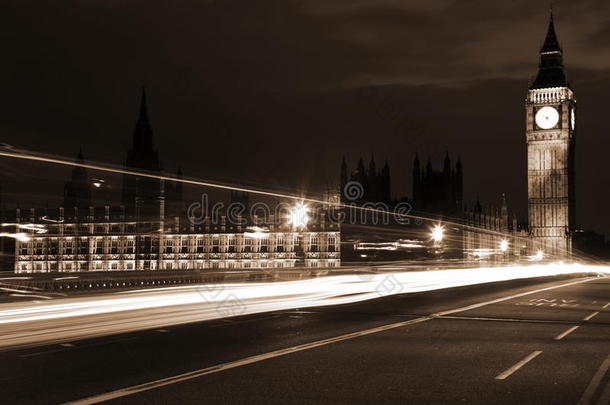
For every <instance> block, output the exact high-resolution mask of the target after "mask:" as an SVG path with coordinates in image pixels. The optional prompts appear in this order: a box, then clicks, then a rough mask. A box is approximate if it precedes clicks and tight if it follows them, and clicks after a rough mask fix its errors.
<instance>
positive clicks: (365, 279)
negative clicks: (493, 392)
mask: <svg viewBox="0 0 610 405" xmlns="http://www.w3.org/2000/svg"><path fill="white" fill-rule="evenodd" d="M582 273H597V274H600V275H604V276H605V275H608V274H610V267H598V266H586V265H580V264H570V265H568V264H552V265H551V264H549V265H530V266H511V267H480V268H468V269H450V270H430V271H411V272H392V273H377V274H360V275H356V274H354V275H340V276H327V277H319V278H313V279H308V280H299V281H288V282H285V281H283V282H270V283H243V284H207V285H190V286H181V287H168V288H155V289H148V290H133V291H126V292H121V293H114V294H108V293H106V294H103V295H102V294H100V295H94V296H86V297H62V298H56V299H53V300H50V301H46V302H32V301H30V302H25V303H24V302H22V303H5V304H0V348H10V347H19V346H32V345H39V344H48V343H55V342H62V341H71V340H76V339H83V338H90V337H97V336H104V335H111V334H116V333H124V332H130V331H136V330H143V329H153V328H159V327H167V326H171V325H176V324H183V323H191V322H199V321H205V320H212V319H219V318H225V317H227V316H236V315H246V314H254V313H261V312H271V311H279V310H286V309H293V308H308V307H316V306H326V305H339V304H347V303H353V302H358V301H363V300H367V299H372V298H378V297H380V296H384V295H393V294H404V293H413V292H422V291H431V290H438V289H444V288H452V287H461V286H468V285H475V284H482V283H490V282H498V281H508V280H516V279H524V278H532V277H544V276H557V275H573V274H582Z"/></svg>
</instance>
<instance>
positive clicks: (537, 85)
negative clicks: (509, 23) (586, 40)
mask: <svg viewBox="0 0 610 405" xmlns="http://www.w3.org/2000/svg"><path fill="white" fill-rule="evenodd" d="M538 68H539V70H538V75H537V76H536V80H534V82H533V83H532V85H531V86H530V87H529V90H528V92H527V100H526V103H525V114H526V135H527V169H528V173H527V178H528V216H529V228H530V235H531V237H532V240H533V249H534V250H535V251H538V250H542V251H543V252H544V254H545V255H546V256H549V255H550V256H555V257H563V256H569V255H570V254H571V250H572V243H571V234H572V230H573V227H574V141H575V124H576V120H575V107H576V99H575V98H574V92H573V91H572V89H571V88H570V84H569V83H568V81H567V79H566V74H565V70H564V67H563V58H562V51H561V47H560V46H559V42H558V41H557V36H556V34H555V27H554V24H553V14H552V13H551V17H550V21H549V28H548V32H547V34H546V38H545V40H544V44H543V45H542V48H541V49H540V64H539V65H538Z"/></svg>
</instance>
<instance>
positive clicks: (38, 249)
mask: <svg viewBox="0 0 610 405" xmlns="http://www.w3.org/2000/svg"><path fill="white" fill-rule="evenodd" d="M34 246H35V248H34V249H35V253H34V254H37V255H41V254H42V247H43V244H42V241H41V240H37V241H36V242H35V243H34Z"/></svg>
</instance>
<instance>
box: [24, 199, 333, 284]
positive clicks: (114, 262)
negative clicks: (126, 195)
mask: <svg viewBox="0 0 610 405" xmlns="http://www.w3.org/2000/svg"><path fill="white" fill-rule="evenodd" d="M95 211H98V212H95ZM104 211H105V212H103V213H101V214H102V215H99V216H97V215H96V214H99V210H95V209H93V207H92V208H91V210H90V215H88V216H85V217H83V218H82V220H81V219H79V218H64V217H63V209H61V208H60V210H59V220H60V221H61V220H64V221H65V222H60V223H48V222H47V223H45V221H44V219H42V217H43V216H36V213H35V211H34V210H30V215H29V217H27V218H21V215H20V212H18V213H17V217H18V222H20V223H23V222H29V223H42V224H44V227H45V228H46V230H47V232H46V233H43V234H40V233H35V232H34V231H32V232H31V234H30V240H29V241H17V242H16V249H15V256H16V261H15V272H16V273H44V272H86V271H129V270H204V269H255V268H257V269H260V268H285V267H296V266H304V267H309V268H311V267H338V266H339V265H340V242H341V240H340V234H339V229H338V225H337V224H332V223H328V222H326V221H324V220H322V221H319V222H317V223H312V224H310V225H309V226H308V229H302V230H300V231H298V232H297V231H293V230H292V227H290V226H286V225H281V226H275V225H269V226H262V225H260V224H259V225H258V226H256V227H253V226H247V225H235V226H234V225H228V224H226V220H225V219H222V221H221V224H220V225H209V221H206V223H205V224H204V225H202V226H193V225H189V226H186V227H184V226H180V225H179V222H178V223H170V224H168V223H166V222H156V223H155V225H156V226H157V229H156V230H155V231H153V232H149V231H145V230H150V229H151V226H150V225H151V224H148V223H138V222H134V221H129V220H127V221H126V220H124V219H123V218H122V217H121V216H120V215H119V216H118V217H114V216H112V215H111V212H110V207H108V206H107V207H105V209H104ZM45 216H46V215H45ZM253 229H254V231H252V230H253Z"/></svg>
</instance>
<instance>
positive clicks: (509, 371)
mask: <svg viewBox="0 0 610 405" xmlns="http://www.w3.org/2000/svg"><path fill="white" fill-rule="evenodd" d="M540 353H542V351H540V350H536V351H535V352H532V353H530V354H528V355H527V356H526V357H525V358H524V359H523V360H521V361H520V362H518V363H517V364H515V365H514V366H512V367H511V368H509V369H507V370H506V371H504V372H502V373H500V374H498V375H497V376H496V380H504V379H506V378H508V377H509V376H510V375H511V374H512V373H514V372H515V371H517V370H519V369H520V368H521V367H523V366H525V365H526V364H527V363H529V362H530V361H531V360H533V359H534V358H535V357H536V356H538V355H539V354H540Z"/></svg>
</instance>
